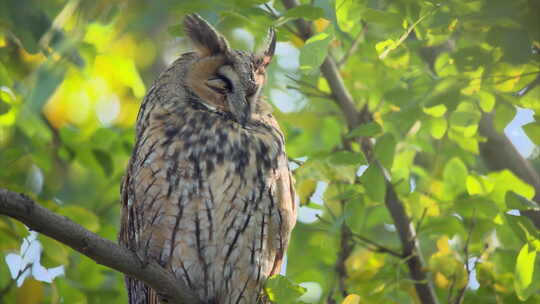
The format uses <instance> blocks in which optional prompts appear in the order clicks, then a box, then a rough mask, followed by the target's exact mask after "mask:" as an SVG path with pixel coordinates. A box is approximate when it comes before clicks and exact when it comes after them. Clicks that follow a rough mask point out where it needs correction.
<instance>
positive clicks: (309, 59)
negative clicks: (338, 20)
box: [300, 26, 334, 74]
mask: <svg viewBox="0 0 540 304" xmlns="http://www.w3.org/2000/svg"><path fill="white" fill-rule="evenodd" d="M333 38H334V33H333V28H332V26H328V28H327V29H326V30H325V31H324V32H321V33H319V34H317V35H315V36H313V37H311V38H309V39H308V40H307V41H306V43H305V44H304V46H303V47H302V48H301V49H300V71H302V72H303V73H306V74H312V73H314V72H315V71H317V70H318V69H319V66H321V64H322V63H323V61H324V59H325V58H326V54H327V53H328V46H329V45H330V42H332V39H333Z"/></svg>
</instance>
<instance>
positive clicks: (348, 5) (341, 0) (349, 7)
mask: <svg viewBox="0 0 540 304" xmlns="http://www.w3.org/2000/svg"><path fill="white" fill-rule="evenodd" d="M363 5H364V4H363V3H361V2H360V1H354V0H336V1H335V5H334V9H335V11H336V20H337V24H338V27H339V29H341V30H342V31H346V32H350V31H351V30H352V29H353V28H354V26H355V25H357V24H359V22H358V19H360V16H359V14H358V13H357V12H358V11H359V10H361V9H362V6H363Z"/></svg>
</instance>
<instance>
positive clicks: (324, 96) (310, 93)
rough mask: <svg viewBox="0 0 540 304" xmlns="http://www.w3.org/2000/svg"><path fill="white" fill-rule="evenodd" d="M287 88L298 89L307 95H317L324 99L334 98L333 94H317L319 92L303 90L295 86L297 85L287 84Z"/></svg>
mask: <svg viewBox="0 0 540 304" xmlns="http://www.w3.org/2000/svg"><path fill="white" fill-rule="evenodd" d="M285 88H287V89H291V90H296V91H298V92H300V93H302V94H304V95H305V96H307V97H316V98H323V99H332V96H330V95H329V94H317V93H313V92H308V91H306V90H303V89H301V88H299V87H295V86H290V85H288V86H286V87H285Z"/></svg>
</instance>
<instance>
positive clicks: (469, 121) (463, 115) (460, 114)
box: [450, 111, 480, 127]
mask: <svg viewBox="0 0 540 304" xmlns="http://www.w3.org/2000/svg"><path fill="white" fill-rule="evenodd" d="M479 120H480V115H479V113H475V112H464V111H456V112H453V113H452V115H450V124H451V125H452V126H459V127H467V126H470V125H475V124H477V123H478V121H479Z"/></svg>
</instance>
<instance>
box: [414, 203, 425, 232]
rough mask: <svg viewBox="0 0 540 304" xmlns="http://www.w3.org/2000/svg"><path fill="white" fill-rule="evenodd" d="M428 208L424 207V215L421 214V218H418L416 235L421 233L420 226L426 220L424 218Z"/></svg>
mask: <svg viewBox="0 0 540 304" xmlns="http://www.w3.org/2000/svg"><path fill="white" fill-rule="evenodd" d="M427 211H428V208H427V207H426V208H424V211H422V216H420V219H419V220H418V223H416V229H415V230H416V235H419V234H420V228H421V227H422V223H423V222H424V218H425V217H426V214H427Z"/></svg>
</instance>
